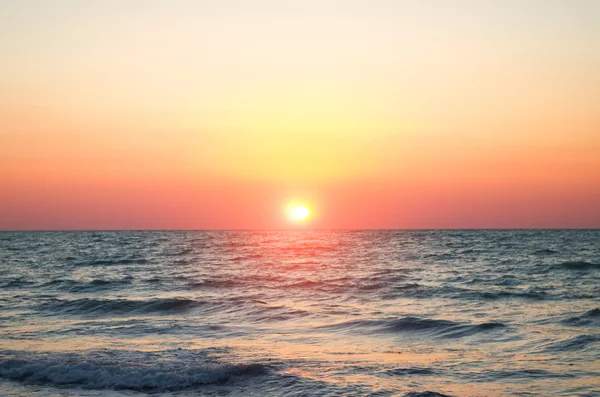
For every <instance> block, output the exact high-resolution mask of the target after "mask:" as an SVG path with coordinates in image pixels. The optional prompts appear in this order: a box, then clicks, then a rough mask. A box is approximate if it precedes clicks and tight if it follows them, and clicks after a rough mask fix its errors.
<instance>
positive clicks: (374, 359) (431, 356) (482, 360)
mask: <svg viewBox="0 0 600 397" xmlns="http://www.w3.org/2000/svg"><path fill="white" fill-rule="evenodd" d="M437 393H439V394H437ZM0 394H1V395H8V396H22V395H25V396H27V395H39V396H80V395H84V396H100V395H112V396H138V395H143V394H160V395H164V394H166V395H173V396H188V395H190V396H191V395H194V396H197V395H219V396H220V395H228V396H313V395H322V396H412V397H417V396H420V397H424V396H430V397H431V396H441V395H449V396H456V397H461V396H549V395H552V396H598V395H600V231H574V230H570V231H331V232H328V231H293V232H250V231H248V232H243V231H240V232H216V231H215V232H203V231H190V232H3V233H0Z"/></svg>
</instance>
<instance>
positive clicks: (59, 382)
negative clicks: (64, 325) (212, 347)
mask: <svg viewBox="0 0 600 397" xmlns="http://www.w3.org/2000/svg"><path fill="white" fill-rule="evenodd" d="M119 358H121V357H119V355H117V357H116V358H108V357H104V356H100V357H96V356H95V355H77V354H53V355H47V356H43V355H37V356H36V355H31V356H29V355H24V357H18V356H17V357H16V358H8V359H5V358H1V359H0V377H2V378H5V379H10V380H13V381H20V382H27V383H34V384H43V385H52V386H77V387H81V388H83V389H95V390H106V389H108V390H135V391H141V392H168V391H178V390H185V389H191V388H194V387H198V386H202V385H210V384H215V383H222V382H225V381H229V380H231V379H232V378H235V377H240V376H259V375H263V374H265V373H266V372H267V367H266V366H265V365H261V364H216V363H213V362H212V361H211V363H209V362H208V360H206V358H205V357H204V359H203V360H194V361H193V362H185V361H183V362H182V361H181V360H157V359H156V358H155V357H153V356H149V357H146V359H145V360H143V359H137V360H133V361H132V360H129V359H124V358H121V360H119ZM198 361H200V362H198Z"/></svg>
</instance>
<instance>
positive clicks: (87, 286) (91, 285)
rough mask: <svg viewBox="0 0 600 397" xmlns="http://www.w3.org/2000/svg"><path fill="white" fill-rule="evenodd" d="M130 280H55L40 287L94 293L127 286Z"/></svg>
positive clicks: (126, 278) (128, 278)
mask: <svg viewBox="0 0 600 397" xmlns="http://www.w3.org/2000/svg"><path fill="white" fill-rule="evenodd" d="M131 280H132V278H130V277H125V278H122V279H117V280H103V279H95V280H92V281H89V282H82V281H75V280H70V279H64V280H63V279H56V280H52V281H49V282H47V283H45V284H42V287H45V288H52V289H56V290H59V291H67V292H94V291H101V290H106V289H112V288H116V287H121V286H123V285H128V284H131Z"/></svg>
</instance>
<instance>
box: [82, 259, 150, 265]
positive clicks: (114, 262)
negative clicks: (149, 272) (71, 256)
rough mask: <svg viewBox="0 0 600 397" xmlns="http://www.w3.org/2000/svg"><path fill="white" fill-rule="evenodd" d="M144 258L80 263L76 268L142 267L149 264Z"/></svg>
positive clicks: (97, 260)
mask: <svg viewBox="0 0 600 397" xmlns="http://www.w3.org/2000/svg"><path fill="white" fill-rule="evenodd" d="M149 262H150V261H149V260H148V259H144V258H118V259H96V260H90V261H85V262H79V263H77V264H76V266H113V265H141V264H146V263H149Z"/></svg>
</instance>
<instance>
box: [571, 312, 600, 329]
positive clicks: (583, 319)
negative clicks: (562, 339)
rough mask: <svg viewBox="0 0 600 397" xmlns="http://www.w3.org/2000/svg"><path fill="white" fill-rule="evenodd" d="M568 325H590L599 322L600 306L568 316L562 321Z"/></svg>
mask: <svg viewBox="0 0 600 397" xmlns="http://www.w3.org/2000/svg"><path fill="white" fill-rule="evenodd" d="M563 323H565V324H568V325H590V324H595V323H599V324H600V308H596V309H592V310H589V311H587V312H585V313H583V314H581V315H579V316H574V317H570V318H568V319H566V320H564V321H563Z"/></svg>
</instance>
